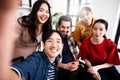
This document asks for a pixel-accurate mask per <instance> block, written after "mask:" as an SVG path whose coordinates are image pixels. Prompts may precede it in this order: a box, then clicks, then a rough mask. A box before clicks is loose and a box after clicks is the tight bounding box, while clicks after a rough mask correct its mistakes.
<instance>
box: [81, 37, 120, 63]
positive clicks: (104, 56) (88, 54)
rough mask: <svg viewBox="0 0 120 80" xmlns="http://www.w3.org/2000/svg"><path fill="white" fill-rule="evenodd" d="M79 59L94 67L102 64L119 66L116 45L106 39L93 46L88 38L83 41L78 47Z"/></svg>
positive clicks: (119, 59)
mask: <svg viewBox="0 0 120 80" xmlns="http://www.w3.org/2000/svg"><path fill="white" fill-rule="evenodd" d="M79 57H81V58H82V59H87V60H89V61H90V62H91V63H92V64H96V65H97V64H103V63H111V64H115V65H119V64H120V58H119V55H118V50H117V47H116V44H115V43H114V42H112V41H111V40H110V39H106V38H105V39H104V40H103V42H102V43H101V44H93V43H92V42H91V40H90V38H88V39H86V40H84V41H83V42H82V44H81V47H80V52H79Z"/></svg>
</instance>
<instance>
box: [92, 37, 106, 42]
mask: <svg viewBox="0 0 120 80" xmlns="http://www.w3.org/2000/svg"><path fill="white" fill-rule="evenodd" d="M103 40H104V38H94V37H92V38H91V41H92V43H93V44H100V43H102V41H103Z"/></svg>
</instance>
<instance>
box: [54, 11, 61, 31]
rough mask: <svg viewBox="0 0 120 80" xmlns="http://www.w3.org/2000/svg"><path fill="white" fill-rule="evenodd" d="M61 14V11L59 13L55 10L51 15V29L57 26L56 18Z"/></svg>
mask: <svg viewBox="0 0 120 80" xmlns="http://www.w3.org/2000/svg"><path fill="white" fill-rule="evenodd" d="M62 15H63V13H60V12H56V13H54V14H53V15H52V26H53V29H56V28H57V23H58V20H59V18H60V17H61V16H62Z"/></svg>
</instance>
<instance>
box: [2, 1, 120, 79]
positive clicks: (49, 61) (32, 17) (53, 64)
mask: <svg viewBox="0 0 120 80" xmlns="http://www.w3.org/2000/svg"><path fill="white" fill-rule="evenodd" d="M1 10H2V9H1ZM4 18H5V19H8V18H9V17H3V18H2V19H4ZM80 18H81V21H79V22H77V23H76V27H75V31H73V32H72V33H70V28H71V27H72V20H71V18H70V17H69V16H61V17H60V18H59V20H58V25H57V29H56V30H52V25H51V23H52V22H51V21H52V20H51V10H50V5H49V3H48V2H47V1H46V0H37V1H36V2H35V3H34V4H33V8H32V10H31V12H30V14H28V15H27V16H22V17H20V18H18V19H17V21H16V22H15V27H14V29H13V28H12V30H11V31H9V32H12V34H13V36H12V37H13V38H11V40H10V41H8V42H9V43H11V44H9V45H8V47H6V45H5V44H6V42H7V40H8V39H7V38H6V35H0V37H1V38H3V40H5V41H6V42H4V41H3V40H1V41H3V43H2V42H1V44H2V45H1V46H0V48H1V49H3V48H2V47H3V46H4V45H5V47H4V48H6V49H8V51H10V52H9V53H8V51H5V52H4V50H5V49H3V50H1V53H0V54H1V55H0V65H2V67H0V68H1V69H0V70H1V72H0V74H2V73H3V72H4V71H5V72H6V73H7V75H6V76H5V74H2V76H1V75H0V79H1V80H38V79H39V80H120V73H119V72H118V71H117V69H116V68H115V66H114V65H120V57H119V55H118V51H117V47H116V45H115V43H114V42H113V41H111V40H110V39H107V38H106V36H105V33H106V32H107V29H108V22H107V21H106V20H104V19H95V18H94V17H93V13H92V10H91V9H90V8H89V7H84V8H82V10H81V12H80ZM0 20H1V19H0ZM1 24H5V22H3V23H1ZM5 25H7V24H5ZM5 25H3V26H2V27H4V26H5ZM7 26H9V25H7ZM5 27H6V26H5ZM6 30H7V29H3V30H2V32H3V33H1V34H7V35H8V34H9V33H7V31H6ZM69 33H70V34H69ZM4 36H5V37H4ZM6 39H7V40H6ZM41 44H42V45H41ZM41 46H42V47H43V51H41V50H40V47H41ZM76 46H78V48H79V52H78V51H77V49H76ZM6 52H7V53H6ZM7 54H9V55H8V57H9V58H8V57H6V58H5V59H6V60H7V62H6V61H4V60H5V59H4V58H2V57H3V56H6V55H7ZM21 57H22V60H20V61H19V62H16V60H19V59H20V58H21ZM80 58H81V59H82V60H83V61H84V62H85V66H84V67H82V66H81V64H80V61H79V59H80ZM1 61H3V62H4V63H3V62H1ZM10 61H12V63H11V65H9V63H10ZM4 64H8V65H4ZM4 66H6V67H4ZM81 67H82V68H81ZM81 69H83V70H81Z"/></svg>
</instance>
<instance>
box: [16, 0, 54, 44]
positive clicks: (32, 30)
mask: <svg viewBox="0 0 120 80" xmlns="http://www.w3.org/2000/svg"><path fill="white" fill-rule="evenodd" d="M43 3H46V4H47V5H48V8H49V15H50V16H49V18H48V20H47V21H46V22H45V23H44V24H43V26H42V32H43V34H44V33H46V32H47V31H48V30H52V25H51V23H52V20H51V10H50V5H49V3H48V2H47V1H45V0H37V1H36V2H35V3H34V5H33V7H32V10H31V12H30V14H29V15H27V16H22V17H20V18H18V20H17V21H18V23H19V24H20V25H21V26H22V27H26V28H27V29H28V33H29V35H30V41H32V42H36V41H37V38H36V36H37V35H36V30H38V27H37V24H38V21H37V20H38V19H37V17H36V16H37V12H38V10H39V8H40V6H41V5H42V4H43Z"/></svg>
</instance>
